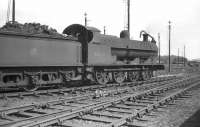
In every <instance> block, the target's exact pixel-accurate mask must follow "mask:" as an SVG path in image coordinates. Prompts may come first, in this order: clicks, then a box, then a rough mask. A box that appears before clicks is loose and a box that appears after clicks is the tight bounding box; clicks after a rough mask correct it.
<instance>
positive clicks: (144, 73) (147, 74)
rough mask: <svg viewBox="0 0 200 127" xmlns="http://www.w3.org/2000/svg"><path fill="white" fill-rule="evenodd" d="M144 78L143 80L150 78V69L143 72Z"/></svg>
mask: <svg viewBox="0 0 200 127" xmlns="http://www.w3.org/2000/svg"><path fill="white" fill-rule="evenodd" d="M142 78H143V80H148V79H149V78H150V77H149V73H148V71H143V72H142Z"/></svg>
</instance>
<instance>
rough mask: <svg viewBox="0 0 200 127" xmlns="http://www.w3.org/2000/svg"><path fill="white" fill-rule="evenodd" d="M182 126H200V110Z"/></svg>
mask: <svg viewBox="0 0 200 127" xmlns="http://www.w3.org/2000/svg"><path fill="white" fill-rule="evenodd" d="M180 127H200V110H198V111H197V112H196V113H195V114H193V115H192V116H191V117H190V118H188V119H187V120H186V121H185V122H184V123H183V124H182V125H181V126H180Z"/></svg>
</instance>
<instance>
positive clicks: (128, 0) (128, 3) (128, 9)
mask: <svg viewBox="0 0 200 127" xmlns="http://www.w3.org/2000/svg"><path fill="white" fill-rule="evenodd" d="M127 5H128V8H127V12H128V33H129V39H130V0H127Z"/></svg>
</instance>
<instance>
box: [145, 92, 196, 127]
mask: <svg viewBox="0 0 200 127" xmlns="http://www.w3.org/2000/svg"><path fill="white" fill-rule="evenodd" d="M199 110H200V88H199V89H197V90H195V91H191V92H188V94H187V96H185V97H184V98H179V99H178V100H176V101H175V102H174V103H171V105H168V106H163V108H159V109H157V111H155V112H151V115H152V114H153V115H156V117H154V118H149V116H147V117H143V118H142V119H149V120H148V122H145V124H144V122H143V124H142V126H147V127H200V118H194V114H195V113H196V112H198V111H199ZM199 113H200V112H199ZM195 116H197V115H195ZM188 119H192V120H194V119H195V120H196V123H194V124H193V125H191V123H190V125H189V124H186V123H184V122H186V121H187V120H188ZM187 122H188V121H187ZM188 125H189V126H188Z"/></svg>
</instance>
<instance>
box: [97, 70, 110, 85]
mask: <svg viewBox="0 0 200 127" xmlns="http://www.w3.org/2000/svg"><path fill="white" fill-rule="evenodd" d="M95 78H96V81H97V82H98V83H99V84H101V85H105V84H107V83H108V81H109V74H108V72H95Z"/></svg>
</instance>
